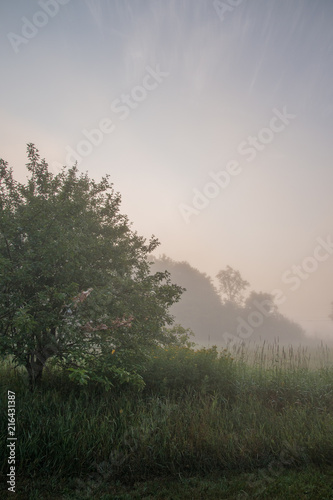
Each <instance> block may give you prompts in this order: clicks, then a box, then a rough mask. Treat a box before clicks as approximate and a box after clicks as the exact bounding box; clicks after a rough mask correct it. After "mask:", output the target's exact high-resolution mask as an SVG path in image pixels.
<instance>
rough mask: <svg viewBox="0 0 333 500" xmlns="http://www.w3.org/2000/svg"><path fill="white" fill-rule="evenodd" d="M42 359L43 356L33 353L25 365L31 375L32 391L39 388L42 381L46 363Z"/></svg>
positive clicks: (30, 385)
mask: <svg viewBox="0 0 333 500" xmlns="http://www.w3.org/2000/svg"><path fill="white" fill-rule="evenodd" d="M40 358H41V356H40V355H38V353H37V354H36V353H31V354H29V356H28V359H27V363H26V365H25V367H26V369H27V371H28V375H29V387H30V390H31V391H33V390H34V389H35V388H36V387H37V386H39V385H40V383H41V381H42V375H43V368H44V363H43V362H42V361H41V359H40Z"/></svg>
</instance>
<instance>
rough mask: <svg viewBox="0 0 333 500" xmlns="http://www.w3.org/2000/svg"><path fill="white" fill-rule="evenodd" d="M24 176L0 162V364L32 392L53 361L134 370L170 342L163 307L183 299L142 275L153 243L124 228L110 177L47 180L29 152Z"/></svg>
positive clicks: (72, 171)
mask: <svg viewBox="0 0 333 500" xmlns="http://www.w3.org/2000/svg"><path fill="white" fill-rule="evenodd" d="M27 169H28V172H29V175H28V178H27V182H26V183H25V184H22V183H19V182H17V181H16V180H14V178H13V172H12V169H11V168H9V167H8V164H7V162H5V161H4V160H0V350H1V353H2V355H12V357H13V359H14V361H15V362H16V363H17V364H21V365H24V366H25V367H26V369H27V371H28V374H29V379H30V383H31V386H34V385H35V383H36V382H38V381H39V380H40V379H41V377H42V373H43V368H44V366H45V363H46V361H47V360H48V359H49V358H52V357H53V358H56V359H58V360H59V361H61V362H62V363H64V364H65V365H67V366H70V367H72V369H73V370H75V369H76V368H77V367H79V366H81V367H82V363H87V361H88V360H89V362H90V365H89V366H90V368H91V367H93V366H101V359H102V360H103V363H105V362H106V361H108V362H111V363H116V362H117V363H118V365H117V366H118V367H119V366H120V367H121V366H123V368H124V367H126V369H127V368H128V367H130V366H135V362H134V360H136V361H137V360H139V359H140V356H141V358H142V356H143V355H144V354H145V353H146V352H147V350H148V349H149V348H150V347H151V346H152V345H154V344H157V343H160V344H163V342H164V341H169V340H170V339H168V335H167V333H166V330H165V325H166V324H171V323H172V317H171V316H170V314H169V312H168V308H169V306H170V305H172V304H173V303H174V302H175V301H177V300H179V298H180V295H181V293H182V289H181V288H180V287H178V286H176V285H173V284H171V283H170V278H169V275H168V273H166V272H159V273H155V274H151V272H150V264H149V261H148V256H149V253H150V252H152V251H153V250H154V249H155V248H156V246H157V245H158V241H157V239H156V238H155V237H152V238H151V239H150V241H149V242H147V241H146V240H145V239H144V238H142V237H140V236H139V235H138V234H137V233H136V232H134V231H133V230H132V229H131V225H130V223H129V221H128V219H127V217H126V216H125V215H122V214H121V213H120V201H121V199H120V195H119V194H118V193H116V192H115V191H114V189H113V185H112V184H111V183H110V182H109V178H108V177H104V178H103V179H102V180H101V181H100V182H95V181H94V180H92V179H90V178H89V177H88V175H87V174H82V173H79V171H78V169H77V168H76V166H73V167H72V168H69V169H67V168H64V169H63V170H62V171H61V172H60V173H58V174H57V175H54V174H52V173H51V172H50V171H49V169H48V165H47V163H46V162H45V160H42V159H40V156H39V153H38V150H37V149H36V147H35V146H34V145H33V144H28V164H27ZM110 360H111V361H110ZM80 363H81V364H80ZM131 363H132V365H131Z"/></svg>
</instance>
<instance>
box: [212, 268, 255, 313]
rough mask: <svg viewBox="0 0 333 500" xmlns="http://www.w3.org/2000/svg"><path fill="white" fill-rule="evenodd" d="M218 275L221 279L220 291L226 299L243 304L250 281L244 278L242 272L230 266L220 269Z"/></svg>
mask: <svg viewBox="0 0 333 500" xmlns="http://www.w3.org/2000/svg"><path fill="white" fill-rule="evenodd" d="M216 277H217V279H218V280H219V285H220V287H219V291H220V293H221V295H222V298H223V299H224V301H226V302H233V303H235V304H237V305H241V304H242V302H243V292H244V290H245V289H246V288H247V287H248V286H249V285H250V283H249V282H248V281H246V280H243V278H242V277H241V275H240V272H239V271H236V270H235V269H233V268H232V267H230V266H227V267H226V269H224V270H221V271H219V272H218V273H217V275H216Z"/></svg>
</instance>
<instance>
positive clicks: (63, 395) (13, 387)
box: [0, 144, 333, 500]
mask: <svg viewBox="0 0 333 500" xmlns="http://www.w3.org/2000/svg"><path fill="white" fill-rule="evenodd" d="M28 159H29V163H28V165H27V168H28V171H29V174H30V177H29V178H28V181H27V183H26V184H20V183H18V182H17V181H15V180H14V178H13V176H12V170H11V169H10V168H9V167H8V165H7V163H6V162H5V161H3V160H0V355H1V358H2V363H1V365H0V403H1V406H0V444H1V446H0V479H1V487H0V492H1V495H2V497H6V495H9V498H14V499H19V500H21V499H22V500H37V499H38V500H39V499H42V500H44V499H45V500H47V499H64V500H65V499H68V500H70V499H73V500H74V499H82V500H84V499H85V500H90V499H92V498H94V499H100V500H107V499H123V500H125V499H131V498H140V499H141V498H146V499H150V498H160V499H167V498H170V499H177V498H180V499H184V498H204V499H206V498H214V499H218V498H235V499H238V500H240V499H242V498H259V499H260V498H281V497H282V498H292V499H294V498H311V499H316V498H326V499H328V498H332V484H333V479H332V473H331V472H329V469H327V470H328V472H325V471H326V468H328V467H330V466H331V465H332V464H333V402H332V393H333V369H332V367H331V364H330V363H329V352H328V351H327V350H324V349H322V351H321V358H319V362H318V359H316V361H317V365H316V366H315V367H313V366H312V367H311V363H310V358H309V353H308V352H307V351H305V350H303V351H302V350H294V348H292V347H291V348H289V350H287V349H285V348H282V349H281V350H280V349H279V346H278V345H276V344H274V345H273V347H272V348H267V346H266V345H265V344H264V345H263V346H262V348H261V349H257V350H251V352H249V351H246V350H245V348H244V343H241V342H234V343H232V344H230V345H229V350H227V349H224V350H222V351H220V352H219V351H218V349H217V347H212V348H202V349H199V348H197V349H195V348H194V344H193V343H191V341H190V333H191V331H190V330H188V329H185V328H184V327H183V326H180V325H174V321H173V317H172V315H171V313H170V307H171V306H172V305H173V304H174V303H176V302H177V301H178V300H179V298H180V296H181V294H182V292H183V289H182V288H181V287H180V286H179V285H175V284H172V283H171V281H170V274H169V273H168V272H167V271H165V270H164V269H156V267H157V262H156V261H155V271H156V272H155V273H152V269H151V266H150V261H149V260H148V258H149V254H150V252H151V251H152V250H154V249H155V248H156V246H157V245H158V241H157V240H156V238H154V237H152V239H151V240H150V242H149V243H146V241H145V239H144V238H142V237H140V236H138V235H137V234H136V233H135V232H133V231H132V229H131V228H130V224H129V222H128V220H127V217H126V216H124V215H122V214H121V213H120V211H119V206H120V196H119V194H118V193H115V192H114V190H113V186H112V184H110V183H109V180H108V178H107V177H106V178H103V179H102V180H101V181H100V182H99V183H96V182H95V181H93V180H91V179H89V177H88V176H87V175H86V174H85V175H84V174H80V173H79V172H78V170H77V168H76V167H73V168H71V169H66V168H64V170H63V171H62V172H60V173H59V174H57V175H53V174H51V173H50V171H49V170H48V166H47V164H46V162H45V161H44V160H40V158H39V154H38V151H37V150H36V148H35V147H34V145H33V144H29V145H28ZM160 264H161V263H160ZM162 265H164V261H163V262H162ZM173 267H174V268H175V269H176V270H177V268H178V270H180V272H181V274H182V275H187V276H188V277H189V278H190V279H189V281H190V282H191V281H193V280H192V278H194V281H195V283H196V285H195V287H194V288H193V290H194V292H195V293H194V295H195V301H194V302H193V300H192V301H188V302H187V305H186V308H185V309H186V311H187V312H186V314H187V317H190V316H193V314H194V312H193V311H194V310H195V309H196V305H197V304H199V303H200V301H201V297H202V293H203V289H202V287H201V286H200V283H205V288H204V290H205V293H206V292H207V293H206V295H207V297H208V298H210V299H209V302H207V304H206V306H207V307H206V309H205V310H204V311H205V312H204V313H203V314H201V317H202V318H206V317H208V318H211V317H213V316H214V311H215V310H217V311H218V315H217V316H216V318H215V320H214V321H215V322H216V324H217V325H220V327H221V325H222V324H223V328H226V327H227V325H228V330H230V331H234V330H235V328H236V329H237V323H238V328H242V331H241V333H242V334H243V335H240V336H239V337H238V338H237V340H238V341H240V340H242V339H244V338H248V337H249V336H251V332H250V333H249V330H248V326H246V323H245V321H246V318H248V317H249V316H250V315H251V314H252V315H253V314H254V312H255V309H256V308H257V311H258V310H259V311H261V312H262V313H261V316H262V318H263V320H262V321H261V322H260V328H261V329H260V328H259V329H258V331H257V332H256V333H257V334H258V333H260V332H262V333H265V332H266V333H267V332H268V331H269V330H270V327H272V331H276V329H277V328H279V329H280V330H279V331H281V332H284V333H285V334H286V333H288V331H289V332H290V331H293V328H292V329H291V330H290V329H289V330H288V328H287V329H286V330H285V329H284V327H285V326H286V325H287V326H288V323H287V322H286V319H285V318H283V317H282V316H281V315H279V314H278V311H277V309H276V308H275V307H274V305H273V302H272V300H271V297H270V296H268V295H267V294H263V293H259V294H258V293H255V292H252V293H251V294H250V296H249V297H248V299H247V300H246V301H245V302H243V300H241V292H242V291H243V289H244V288H245V287H246V286H247V282H245V281H244V280H242V278H241V277H240V275H239V273H238V272H236V271H234V270H232V269H231V268H228V269H227V271H226V272H223V271H221V272H220V281H221V287H222V291H224V293H225V295H226V297H227V300H226V301H225V303H223V304H222V303H221V301H220V299H219V298H218V296H217V294H216V291H215V288H214V287H213V285H212V283H211V281H210V279H209V278H208V277H206V276H204V275H202V274H201V273H199V272H197V271H196V272H194V273H193V272H192V269H191V268H190V266H189V265H188V264H186V263H181V264H180V266H179V265H176V264H173ZM198 290H199V291H200V294H199V293H197V292H198ZM192 296H193V295H192ZM236 299H237V300H236ZM235 300H236V302H233V301H235ZM185 302H186V301H185ZM237 302H238V303H237ZM257 316H258V312H257ZM261 316H260V318H261ZM264 316H265V318H264ZM264 319H265V321H264ZM223 321H225V322H224V323H223ZM244 325H245V326H244ZM185 326H186V327H190V326H191V325H188V324H185ZM203 326H204V324H203ZM229 327H230V328H229ZM244 328H246V329H247V330H246V331H245V333H244ZM207 331H210V330H209V329H207ZM217 331H218V330H217ZM252 333H253V332H252ZM248 345H249V344H248ZM42 374H43V377H42ZM9 424H10V425H9ZM13 436H15V437H13ZM9 437H11V439H12V441H10V440H9V439H8V438H9ZM15 439H17V440H16V441H15ZM8 443H10V445H9V444H8ZM10 447H11V448H10ZM9 458H10V461H9ZM10 465H11V468H10V467H9V466H10ZM9 471H10V472H11V476H10V474H9ZM8 475H9V476H10V477H13V479H12V483H13V484H15V488H14V486H12V491H8V483H7V481H8V480H9V479H8ZM14 490H15V492H14Z"/></svg>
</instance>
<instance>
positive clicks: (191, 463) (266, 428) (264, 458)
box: [0, 343, 333, 500]
mask: <svg viewBox="0 0 333 500" xmlns="http://www.w3.org/2000/svg"><path fill="white" fill-rule="evenodd" d="M142 376H143V378H144V381H145V387H144V389H143V390H141V391H138V389H137V388H135V387H131V386H130V385H126V384H122V385H118V386H117V385H116V384H115V385H114V386H113V387H112V388H111V389H110V390H109V391H105V390H104V389H103V388H102V387H100V386H99V385H98V384H97V383H96V382H93V383H88V384H87V385H84V386H80V385H78V384H77V383H75V381H73V380H70V379H69V377H68V374H66V373H65V372H64V371H61V370H60V369H58V368H57V367H50V368H49V369H48V370H46V371H45V377H44V380H43V383H42V386H41V387H40V388H39V389H38V390H35V391H34V392H33V393H31V392H30V391H29V388H28V385H27V381H26V378H25V373H24V371H22V370H21V369H13V367H12V366H11V364H10V363H8V362H6V363H5V362H4V363H3V364H2V366H1V369H0V384H1V394H0V397H1V423H0V425H1V427H0V438H1V450H0V473H1V490H0V492H1V495H2V498H7V496H8V498H13V499H20V500H21V499H22V500H23V499H24V500H27V499H28V500H35V499H36V500H37V499H45V500H48V499H64V500H65V499H68V500H69V499H73V500H74V499H82V500H83V499H87V500H88V499H92V498H93V499H101V500H111V499H119V500H127V499H132V498H137V499H155V498H156V499H169V498H170V499H177V498H179V499H186V498H188V499H191V498H193V499H201V498H202V499H206V498H207V499H210V498H211V499H228V498H230V499H238V500H240V499H245V498H258V499H266V498H267V499H268V498H270V499H274V498H276V499H278V498H284V499H289V498H290V499H307V498H310V499H330V498H332V499H333V470H332V465H333V365H332V355H331V350H330V349H329V348H328V347H327V346H324V345H319V346H318V347H317V348H311V349H308V348H305V347H302V346H300V347H291V346H290V347H282V346H279V344H277V343H275V344H271V345H269V344H266V343H263V344H262V345H258V346H252V347H251V348H249V346H246V345H245V346H236V347H235V348H233V349H229V350H227V349H224V350H218V349H217V348H216V347H211V348H201V349H195V348H193V347H169V348H168V349H156V350H155V351H154V352H152V353H151V356H150V358H149V360H147V365H146V369H145V371H144V372H143V373H142ZM8 390H10V391H14V392H15V395H16V436H17V445H16V459H17V462H16V468H17V487H16V493H15V494H14V493H11V492H8V491H7V484H6V481H7V478H6V475H7V473H8V463H7V461H8V448H6V438H7V419H8V414H7V391H8ZM6 495H7V496H6Z"/></svg>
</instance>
